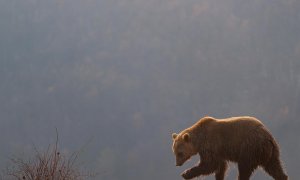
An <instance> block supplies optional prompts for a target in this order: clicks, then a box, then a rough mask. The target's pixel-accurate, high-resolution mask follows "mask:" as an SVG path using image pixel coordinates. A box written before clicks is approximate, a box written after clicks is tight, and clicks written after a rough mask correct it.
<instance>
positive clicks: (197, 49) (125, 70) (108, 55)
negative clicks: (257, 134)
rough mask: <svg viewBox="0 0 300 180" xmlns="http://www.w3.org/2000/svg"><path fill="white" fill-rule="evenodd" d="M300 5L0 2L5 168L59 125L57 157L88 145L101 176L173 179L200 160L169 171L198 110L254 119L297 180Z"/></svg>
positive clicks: (42, 144) (231, 0)
mask: <svg viewBox="0 0 300 180" xmlns="http://www.w3.org/2000/svg"><path fill="white" fill-rule="evenodd" d="M299 9H300V1H299V0H252V1H246V0H222V1H221V0H166V1H159V0H109V1H103V0H51V1H46V0H22V1H19V0H9V1H4V0H2V1H0V39H1V41H0V82H1V83H0V102H1V103H0V131H1V137H0V143H1V150H0V167H1V169H5V167H6V166H7V163H8V161H9V160H8V158H9V157H11V156H14V155H18V156H24V157H30V156H31V155H32V151H33V145H35V146H36V147H38V148H40V149H45V148H46V147H47V145H48V144H51V143H54V142H55V136H56V134H55V129H56V128H57V129H58V132H59V139H60V143H59V144H60V148H61V151H63V152H64V153H66V154H68V153H70V152H74V151H77V150H79V149H80V148H81V147H84V148H83V149H84V151H83V152H82V153H81V156H80V157H81V159H80V161H82V162H83V164H84V165H85V166H86V168H87V169H91V170H94V171H97V172H99V174H100V175H99V176H98V177H97V178H96V179H110V180H120V179H143V180H147V179H180V176H179V175H180V173H181V172H182V171H183V170H184V169H185V168H187V167H190V166H192V165H193V163H195V161H196V160H197V159H198V157H197V158H195V161H193V163H188V165H185V166H184V167H180V168H178V167H175V165H174V161H175V157H174V156H173V154H172V151H171V143H172V139H171V133H172V132H178V131H180V130H182V129H184V128H186V127H188V126H190V125H192V124H193V123H194V122H196V121H197V120H198V119H199V118H201V117H202V116H205V115H210V116H214V117H217V118H225V117H230V116H239V115H250V116H256V117H257V118H259V119H261V120H262V121H263V122H264V123H265V124H266V125H267V127H268V128H269V129H270V131H271V132H272V133H273V134H274V136H275V138H276V139H277V141H278V142H279V144H280V146H281V153H282V160H283V161H284V164H285V166H286V169H287V172H288V174H289V176H290V179H296V178H297V177H298V176H299V173H298V167H300V164H299V161H300V156H299V152H300V143H299V139H298V137H299V135H300V133H299V130H298V128H299V127H300V121H299V116H300V111H299V110H300V11H299ZM236 171H237V170H236V168H235V167H234V166H232V168H231V171H230V173H229V175H228V178H229V179H230V178H233V177H232V176H235V175H236ZM207 179H211V178H207ZM253 179H268V178H267V177H266V176H265V174H264V173H262V171H259V173H257V175H256V176H255V177H254V178H253ZM269 179H270V178H269Z"/></svg>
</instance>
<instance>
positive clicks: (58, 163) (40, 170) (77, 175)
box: [6, 136, 92, 180]
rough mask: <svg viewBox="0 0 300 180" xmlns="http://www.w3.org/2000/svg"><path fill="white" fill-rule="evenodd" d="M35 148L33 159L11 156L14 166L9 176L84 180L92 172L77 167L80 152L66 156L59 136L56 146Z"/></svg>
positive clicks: (36, 179)
mask: <svg viewBox="0 0 300 180" xmlns="http://www.w3.org/2000/svg"><path fill="white" fill-rule="evenodd" d="M34 149H35V156H34V158H33V159H30V160H24V158H11V159H10V160H11V162H12V168H10V169H7V173H6V174H7V176H8V177H9V178H11V179H17V180H24V179H25V180H83V179H86V178H88V177H91V176H92V175H91V174H83V173H81V171H80V169H79V168H78V167H77V163H76V161H77V159H78V152H77V153H73V154H71V156H69V157H66V156H64V155H62V154H61V153H60V152H59V151H58V136H57V138H56V143H55V145H54V146H50V145H49V146H48V148H47V150H46V151H45V152H39V151H38V150H37V148H34Z"/></svg>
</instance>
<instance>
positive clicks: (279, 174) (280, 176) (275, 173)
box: [262, 156, 288, 180]
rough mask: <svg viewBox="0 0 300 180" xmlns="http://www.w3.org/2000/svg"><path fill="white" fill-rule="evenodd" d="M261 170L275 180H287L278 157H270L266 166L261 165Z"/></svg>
mask: <svg viewBox="0 0 300 180" xmlns="http://www.w3.org/2000/svg"><path fill="white" fill-rule="evenodd" d="M262 167H263V169H264V170H265V171H266V172H267V173H268V174H269V175H270V176H272V177H273V178H274V179H275V180H287V179H288V176H287V175H286V174H285V173H284V171H283V168H282V166H281V162H280V160H279V158H278V157H274V156H273V157H272V159H271V160H270V161H269V162H268V164H267V165H262Z"/></svg>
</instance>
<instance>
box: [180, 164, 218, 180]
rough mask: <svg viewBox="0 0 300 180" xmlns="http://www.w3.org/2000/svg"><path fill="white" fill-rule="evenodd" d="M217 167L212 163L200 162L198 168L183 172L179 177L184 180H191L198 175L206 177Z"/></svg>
mask: <svg viewBox="0 0 300 180" xmlns="http://www.w3.org/2000/svg"><path fill="white" fill-rule="evenodd" d="M217 167H218V165H217V163H214V162H203V161H202V162H200V163H199V165H198V166H195V167H192V168H191V169H187V170H185V171H184V172H183V173H182V174H181V176H182V177H183V178H184V179H193V178H195V177H198V176H200V175H208V174H211V173H213V172H215V171H216V169H217Z"/></svg>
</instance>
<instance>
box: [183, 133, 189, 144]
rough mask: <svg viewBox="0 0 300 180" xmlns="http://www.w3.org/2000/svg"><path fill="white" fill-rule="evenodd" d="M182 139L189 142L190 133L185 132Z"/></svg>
mask: <svg viewBox="0 0 300 180" xmlns="http://www.w3.org/2000/svg"><path fill="white" fill-rule="evenodd" d="M183 140H184V141H185V142H189V141H190V135H189V134H188V133H185V134H184V135H183Z"/></svg>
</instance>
